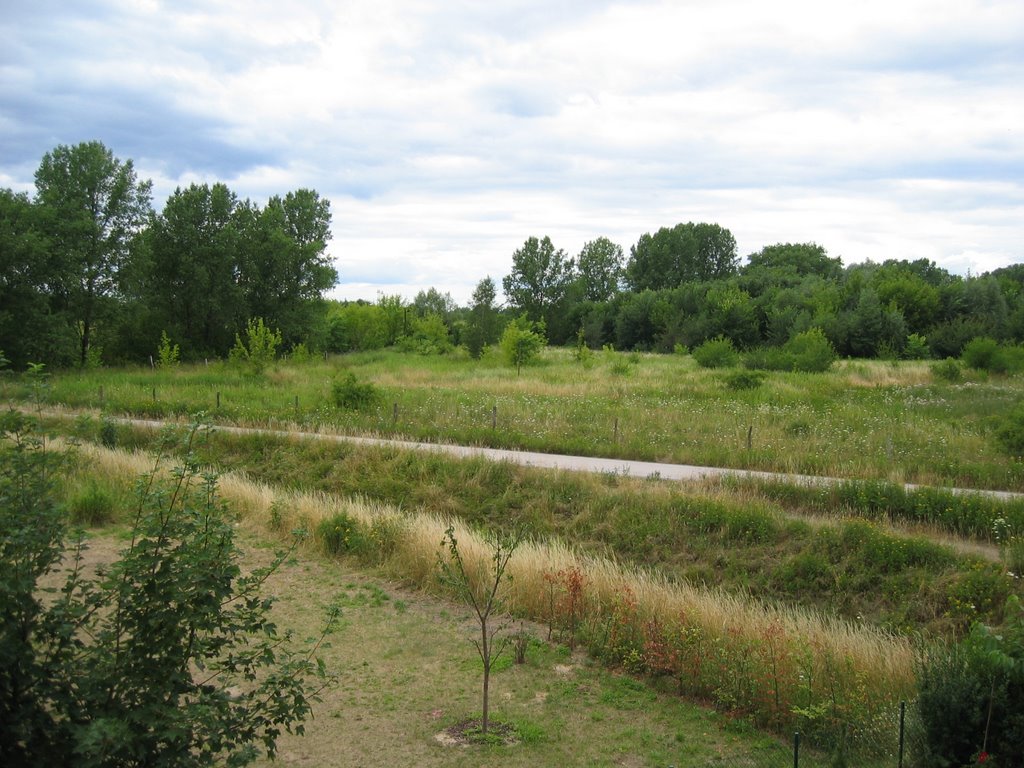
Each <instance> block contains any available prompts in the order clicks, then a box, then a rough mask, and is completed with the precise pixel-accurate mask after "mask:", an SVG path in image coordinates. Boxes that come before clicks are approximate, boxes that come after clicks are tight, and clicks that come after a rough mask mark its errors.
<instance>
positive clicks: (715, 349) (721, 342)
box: [693, 336, 740, 368]
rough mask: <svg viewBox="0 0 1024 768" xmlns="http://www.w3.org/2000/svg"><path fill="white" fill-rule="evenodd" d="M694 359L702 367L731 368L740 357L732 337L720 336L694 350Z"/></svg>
mask: <svg viewBox="0 0 1024 768" xmlns="http://www.w3.org/2000/svg"><path fill="white" fill-rule="evenodd" d="M693 359H694V360H696V361H697V365H699V366H700V367H701V368H731V367H733V366H735V365H736V364H737V363H738V362H739V359H740V355H739V352H737V351H736V347H735V346H734V345H733V343H732V340H731V339H727V338H725V337H724V336H718V337H716V338H714V339H708V340H707V341H705V342H704V343H703V344H701V345H700V346H699V347H697V348H696V349H694V350H693Z"/></svg>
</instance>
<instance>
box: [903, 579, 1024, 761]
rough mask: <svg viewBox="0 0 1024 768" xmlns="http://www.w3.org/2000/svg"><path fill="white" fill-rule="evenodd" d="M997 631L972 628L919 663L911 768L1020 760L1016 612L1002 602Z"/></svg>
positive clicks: (1022, 688) (1021, 652)
mask: <svg viewBox="0 0 1024 768" xmlns="http://www.w3.org/2000/svg"><path fill="white" fill-rule="evenodd" d="M1006 616H1007V621H1006V623H1005V625H1004V626H1003V627H1002V628H1001V629H1000V630H999V631H998V632H996V631H994V630H993V629H991V628H989V627H987V626H984V625H982V624H976V625H975V626H974V627H973V628H972V630H971V632H970V634H969V635H968V637H967V638H966V639H965V640H964V641H963V642H962V643H960V644H959V645H957V646H952V647H948V648H937V649H935V650H934V651H933V652H932V653H931V654H929V655H928V656H927V657H925V660H924V661H923V663H922V665H921V669H920V671H919V674H918V681H919V683H918V686H919V693H918V698H917V702H916V714H917V718H916V728H915V729H914V730H913V731H912V733H913V734H914V736H915V737H916V738H915V741H916V742H917V745H916V746H917V750H916V755H917V765H918V766H919V767H920V768H931V767H932V766H935V768H944V767H945V766H960V765H967V764H975V763H978V762H982V761H983V760H982V759H980V758H979V756H980V755H982V754H984V755H985V758H984V761H985V762H987V761H989V760H991V761H992V762H993V764H994V765H1000V766H1003V765H1005V766H1016V767H1018V768H1019V766H1021V765H1022V764H1024V762H1022V760H1024V757H1022V756H1024V710H1022V709H1021V707H1020V702H1021V701H1024V610H1022V608H1021V604H1020V600H1019V599H1018V598H1016V597H1012V598H1010V600H1009V601H1008V603H1007V606H1006Z"/></svg>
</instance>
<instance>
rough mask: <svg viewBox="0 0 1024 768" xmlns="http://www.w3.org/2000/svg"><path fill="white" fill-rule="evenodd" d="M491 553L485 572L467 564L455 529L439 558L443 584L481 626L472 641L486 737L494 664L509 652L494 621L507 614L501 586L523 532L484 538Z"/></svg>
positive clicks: (449, 531)
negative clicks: (479, 675) (477, 657)
mask: <svg viewBox="0 0 1024 768" xmlns="http://www.w3.org/2000/svg"><path fill="white" fill-rule="evenodd" d="M485 539H486V543H487V547H488V549H489V550H490V562H489V564H488V565H487V566H486V567H485V568H480V567H478V564H476V563H470V564H467V563H466V561H465V560H464V559H463V556H462V552H460V551H459V542H458V539H456V538H455V527H454V526H452V525H449V526H448V529H447V530H446V531H445V533H444V539H443V540H442V541H441V546H442V547H444V548H445V549H446V550H447V557H440V558H439V566H440V569H441V580H442V581H443V582H444V583H445V584H446V585H447V586H448V587H449V588H451V589H452V591H454V592H455V594H456V596H457V597H458V598H459V599H460V600H462V601H463V602H464V603H466V604H467V605H469V606H470V607H471V608H472V609H473V612H474V613H475V614H476V619H477V622H478V623H479V624H480V636H479V638H477V639H475V640H474V641H473V643H474V645H475V646H476V650H477V653H479V654H480V661H481V662H482V663H483V668H484V680H483V698H482V711H483V714H482V715H481V718H480V732H481V733H482V734H484V735H486V734H487V726H488V694H489V690H490V681H491V669H492V667H493V666H494V663H495V662H496V661H497V660H498V659H499V658H501V655H502V654H503V653H504V652H505V650H506V649H507V648H508V645H509V642H510V638H509V637H508V635H501V636H499V634H498V633H499V632H501V630H502V629H503V627H504V625H503V624H500V623H498V624H496V623H495V622H494V619H495V617H496V616H499V615H501V614H503V613H504V608H505V603H504V600H503V599H502V595H501V591H502V585H503V584H504V583H505V582H506V581H510V580H511V579H512V577H511V576H510V575H509V574H508V572H507V569H508V562H509V560H511V559H512V554H513V553H514V552H515V550H516V548H517V547H518V546H519V544H520V543H521V542H522V540H523V532H522V531H519V530H517V531H513V532H494V533H490V534H489V535H487V536H486V537H485Z"/></svg>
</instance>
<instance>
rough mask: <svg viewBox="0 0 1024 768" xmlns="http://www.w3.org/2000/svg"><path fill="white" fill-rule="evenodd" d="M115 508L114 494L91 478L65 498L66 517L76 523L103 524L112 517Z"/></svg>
mask: <svg viewBox="0 0 1024 768" xmlns="http://www.w3.org/2000/svg"><path fill="white" fill-rule="evenodd" d="M116 508H117V500H116V499H115V498H114V495H113V494H112V493H111V492H110V491H109V490H107V489H106V488H104V487H103V486H101V485H100V484H99V483H97V482H96V481H95V480H94V479H91V478H90V479H89V480H88V481H87V482H86V484H85V486H84V487H83V488H80V489H79V490H78V491H77V492H76V493H74V494H73V495H72V496H71V497H70V498H69V499H68V500H67V512H68V517H69V518H70V520H71V522H73V523H75V524H76V525H85V526H90V527H95V526H99V525H105V524H107V523H109V522H110V521H111V520H113V519H114V514H115V511H116Z"/></svg>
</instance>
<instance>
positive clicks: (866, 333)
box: [327, 222, 1024, 359]
mask: <svg viewBox="0 0 1024 768" xmlns="http://www.w3.org/2000/svg"><path fill="white" fill-rule="evenodd" d="M502 286H503V288H504V293H505V296H506V304H505V305H504V306H500V305H499V304H498V302H497V287H496V284H495V282H494V280H492V279H491V278H490V277H486V278H484V279H483V280H481V281H480V282H479V283H478V285H477V287H476V290H475V291H474V293H473V297H472V300H471V302H470V304H469V306H468V307H457V306H455V304H454V302H452V301H451V297H450V296H447V295H446V294H444V295H442V294H439V293H438V292H437V291H436V290H435V289H433V288H431V289H429V290H427V291H421V292H420V293H419V294H417V296H416V297H415V299H414V300H413V301H412V302H411V303H409V304H405V303H404V302H403V301H402V299H401V297H398V296H382V297H381V299H380V300H379V301H378V302H377V304H375V305H374V304H368V303H365V302H356V303H346V304H334V305H332V306H331V307H330V309H329V311H328V315H329V322H328V330H329V333H328V340H327V343H328V345H329V346H331V347H332V348H333V349H335V350H336V351H347V350H352V349H371V348H376V347H381V346H387V345H390V344H394V343H399V342H400V340H402V339H404V343H405V344H407V345H408V346H410V347H411V348H418V347H419V348H421V351H427V350H430V349H437V348H439V347H443V346H444V345H445V344H446V343H447V344H451V343H458V344H462V345H464V346H465V347H467V348H468V350H469V351H470V353H471V354H473V355H474V356H476V355H478V354H480V352H481V351H482V349H483V348H485V347H486V346H487V345H488V344H492V343H494V342H495V341H496V340H497V339H498V337H499V335H500V333H501V330H502V328H503V327H504V326H505V325H506V324H507V323H508V322H509V321H510V320H511V319H513V318H519V317H525V318H526V319H528V320H529V321H531V322H533V323H536V324H537V325H538V326H539V327H541V328H543V329H544V331H545V333H546V336H547V339H548V340H549V342H550V343H552V344H557V345H564V344H579V345H586V346H588V347H590V348H593V349H600V348H602V347H604V346H606V345H611V346H613V347H614V348H616V349H620V350H642V351H659V352H672V351H675V350H678V349H680V348H687V349H693V348H695V347H698V346H700V345H702V344H704V343H706V342H708V341H711V340H714V339H724V340H727V341H728V342H730V343H731V345H732V346H734V347H735V348H736V349H739V350H752V349H757V348H775V347H780V348H781V347H784V346H785V345H786V344H788V343H790V342H792V341H793V340H794V339H796V338H798V337H802V336H803V335H805V334H807V333H809V332H811V331H815V332H816V333H820V334H821V335H823V336H824V337H825V338H826V339H827V340H828V342H829V343H830V344H831V345H832V347H833V348H834V350H835V351H836V352H837V353H838V354H840V355H843V356H849V357H866V358H871V357H884V358H891V359H895V358H929V357H933V358H946V357H959V356H960V354H961V352H962V351H963V349H964V347H965V346H966V345H967V344H968V343H969V342H970V341H971V340H973V339H975V338H978V337H985V338H989V339H992V340H995V341H998V342H1004V343H1008V344H1016V343H1020V342H1021V341H1024V264H1014V265H1012V266H1009V267H1004V268H1002V269H997V270H995V271H993V272H991V273H988V274H985V275H981V276H968V277H962V276H960V275H955V274H952V273H950V272H948V271H947V270H945V269H942V268H941V267H938V266H937V265H936V264H935V263H934V262H932V261H929V260H927V259H917V260H913V261H911V260H906V259H889V260H886V261H884V262H882V263H873V262H865V263H861V264H852V265H850V266H847V267H844V266H843V264H842V261H841V259H839V258H838V257H831V256H829V254H828V252H827V251H826V249H825V248H824V247H823V246H821V245H818V244H816V243H779V244H774V245H769V246H765V247H764V248H762V249H761V250H759V251H757V252H755V253H752V254H750V255H748V256H747V258H746V259H745V260H743V261H742V263H741V259H740V257H739V255H738V253H737V249H736V241H735V238H734V237H733V236H732V234H731V233H730V232H729V230H728V229H726V228H724V227H721V226H720V225H718V224H708V223H693V222H687V223H683V224H678V225H676V226H674V227H663V228H661V229H659V230H658V231H657V232H655V233H653V234H650V233H648V234H644V235H642V236H641V237H640V238H639V240H638V241H637V243H636V244H635V245H633V246H632V247H631V249H630V255H629V257H628V258H627V257H626V256H625V253H624V251H623V249H622V247H621V246H619V245H617V244H615V243H613V242H611V241H610V240H609V239H608V238H604V237H599V238H597V239H595V240H592V241H590V242H588V243H586V244H585V245H584V246H583V248H582V250H581V251H580V253H579V254H578V255H577V256H576V257H570V256H569V255H568V254H567V253H566V252H565V251H564V250H562V249H558V248H556V247H555V245H554V244H553V243H552V242H551V239H550V238H548V237H543V238H537V237H530V238H528V239H527V240H526V241H525V242H524V244H523V246H522V247H521V248H519V249H517V250H516V251H515V252H514V253H513V254H512V269H511V271H510V273H509V274H508V275H506V276H505V277H504V278H503V279H502ZM438 319H440V320H441V321H443V328H442V327H440V325H439V324H438V323H437V320H438ZM428 320H429V323H433V329H432V330H431V329H429V328H427V327H426V326H427V325H428V324H429V323H428ZM444 332H447V333H448V334H450V337H449V336H448V335H445V333H444Z"/></svg>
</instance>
